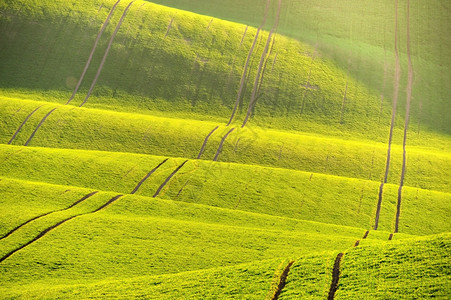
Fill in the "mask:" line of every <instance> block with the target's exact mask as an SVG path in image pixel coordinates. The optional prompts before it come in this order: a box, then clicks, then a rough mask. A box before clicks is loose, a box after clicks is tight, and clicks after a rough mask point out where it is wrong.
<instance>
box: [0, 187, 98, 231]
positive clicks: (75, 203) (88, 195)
mask: <svg viewBox="0 0 451 300" xmlns="http://www.w3.org/2000/svg"><path fill="white" fill-rule="evenodd" d="M98 192H99V191H95V192H92V193H89V194H87V195H85V196H83V197H82V198H81V199H79V200H77V201H76V202H74V203H72V204H71V205H70V206H68V207H66V208H62V209H58V210H53V211H49V212H46V213H44V214H42V215H39V216H36V217H34V218H31V219H30V220H28V221H26V222H24V223H22V224H20V225H19V226H16V227H15V228H14V229H12V230H11V231H9V232H8V233H6V234H5V235H4V236H2V237H0V240H2V239H4V238H7V237H8V236H10V235H11V234H12V233H14V232H15V231H16V230H18V229H19V228H21V227H23V226H25V225H27V224H28V223H30V222H32V221H34V220H37V219H39V218H42V217H45V216H47V215H49V214H52V213H55V212H60V211H63V210H68V209H69V208H72V207H74V206H75V205H77V204H78V203H80V202H83V201H85V200H86V199H88V198H90V197H92V196H94V195H95V194H97V193H98Z"/></svg>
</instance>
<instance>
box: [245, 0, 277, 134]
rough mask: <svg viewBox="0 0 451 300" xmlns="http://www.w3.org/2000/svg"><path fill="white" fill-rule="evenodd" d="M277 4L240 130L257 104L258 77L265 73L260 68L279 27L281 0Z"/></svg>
mask: <svg viewBox="0 0 451 300" xmlns="http://www.w3.org/2000/svg"><path fill="white" fill-rule="evenodd" d="M278 3H279V5H278V9H277V16H276V22H275V23H274V26H273V27H272V28H271V31H270V32H269V34H268V38H267V40H266V45H265V48H264V50H263V53H262V56H261V57H260V63H259V65H258V69H257V75H256V76H255V81H254V87H253V89H252V94H251V99H250V101H249V106H248V109H247V113H246V117H245V118H244V121H243V124H242V125H241V128H244V126H246V123H247V122H248V120H249V117H250V116H251V113H252V111H253V110H254V108H255V104H256V103H257V99H258V96H257V94H258V93H257V91H258V90H260V87H259V83H260V84H261V83H262V81H263V79H262V78H261V76H263V75H261V76H260V74H262V73H264V71H265V70H264V69H263V70H262V68H263V65H264V63H265V62H266V61H267V60H268V57H267V53H268V49H269V45H270V43H271V37H272V35H273V33H274V32H275V31H276V30H277V27H278V26H279V18H280V8H281V6H282V0H279V2H278ZM265 68H266V64H265Z"/></svg>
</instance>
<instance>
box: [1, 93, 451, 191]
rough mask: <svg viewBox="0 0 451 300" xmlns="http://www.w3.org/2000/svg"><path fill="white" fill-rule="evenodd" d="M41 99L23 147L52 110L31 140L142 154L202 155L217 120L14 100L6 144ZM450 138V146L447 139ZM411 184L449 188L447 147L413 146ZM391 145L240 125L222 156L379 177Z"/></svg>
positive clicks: (396, 170) (212, 145) (4, 109)
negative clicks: (155, 115)
mask: <svg viewBox="0 0 451 300" xmlns="http://www.w3.org/2000/svg"><path fill="white" fill-rule="evenodd" d="M39 105H44V106H43V107H42V108H40V109H39V110H38V111H37V112H36V113H35V114H34V115H33V116H32V117H31V118H30V120H29V121H28V122H27V124H26V125H25V126H24V127H23V128H22V130H21V132H20V133H19V134H18V135H17V138H16V139H15V140H14V141H13V144H15V145H24V144H25V142H26V141H27V139H28V138H29V137H30V135H31V133H32V132H33V130H34V129H35V127H36V126H37V124H38V123H39V122H40V120H41V119H42V117H43V116H44V115H45V114H46V113H47V112H48V111H49V110H50V109H52V108H54V107H57V109H56V110H55V111H54V112H53V114H52V115H51V116H50V117H49V118H48V119H47V120H46V122H45V123H44V125H43V126H42V127H41V128H40V129H39V131H38V132H37V134H36V135H35V137H34V139H33V140H32V141H31V143H30V145H31V146H44V147H56V148H81V149H92V150H106V151H122V152H137V153H145V154H152V155H169V156H175V157H187V158H195V157H197V155H198V153H199V151H200V148H201V145H202V143H203V141H204V138H205V136H206V135H207V134H208V133H209V132H210V131H211V130H212V129H213V128H214V127H215V126H217V125H220V124H217V123H213V122H205V121H204V122H202V121H195V120H185V119H173V118H162V117H152V116H145V115H136V114H125V113H114V112H109V111H103V110H95V109H84V108H83V109H73V108H70V107H68V106H57V105H54V106H53V105H51V104H49V103H46V102H34V101H23V100H8V99H6V98H5V102H4V103H3V104H2V105H1V106H0V114H2V115H4V116H5V118H6V116H9V117H8V118H6V122H5V123H3V124H2V127H0V130H1V132H0V139H1V141H2V142H3V143H6V142H8V141H9V140H10V138H11V136H12V135H13V134H14V132H15V131H16V130H17V128H18V127H19V125H20V124H21V123H22V122H23V120H24V119H25V118H26V116H27V115H28V114H29V112H31V111H32V110H34V109H35V108H36V107H38V106H39ZM227 131H228V128H226V127H225V126H221V127H220V129H219V130H217V131H216V132H215V133H214V134H213V135H212V136H211V138H210V140H209V142H208V144H207V147H206V149H205V153H204V154H203V156H202V158H204V159H213V157H214V156H215V153H216V151H217V148H218V145H219V142H220V140H221V139H222V137H223V136H224V134H225V133H226V132H227ZM446 144H447V143H445V144H444V145H446ZM401 153H402V152H401V149H400V147H398V146H394V147H393V154H392V167H391V172H390V174H389V175H390V176H389V179H388V182H390V183H398V181H399V175H400V167H401V158H402V155H401ZM408 155H409V162H408V169H407V172H408V173H407V177H406V184H407V185H409V186H414V187H419V188H423V189H431V190H438V191H445V192H447V191H449V188H448V187H449V178H450V176H449V172H450V170H451V168H450V167H449V164H450V160H449V155H448V154H447V152H441V151H436V150H428V151H425V148H423V147H418V148H416V147H409V149H408ZM385 156H386V146H385V145H383V144H379V143H374V142H357V141H355V142H354V141H345V140H341V139H333V138H325V137H322V136H315V135H310V136H308V135H299V134H292V133H285V132H279V131H272V130H264V129H259V128H245V129H243V130H239V129H237V130H236V131H235V132H234V133H232V134H231V135H230V137H229V138H228V139H227V141H226V143H225V145H224V147H223V149H222V152H221V156H220V158H219V159H220V160H221V161H229V162H237V163H247V164H260V165H265V166H273V167H282V168H289V169H296V170H304V171H309V172H316V173H326V174H331V175H338V176H346V177H355V178H362V179H368V178H369V179H372V180H380V179H381V178H382V175H383V172H384V166H385Z"/></svg>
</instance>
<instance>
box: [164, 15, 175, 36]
mask: <svg viewBox="0 0 451 300" xmlns="http://www.w3.org/2000/svg"><path fill="white" fill-rule="evenodd" d="M172 22H174V17H172V19H171V21H169V25H168V28H167V29H166V33H165V35H164V38H166V37H167V36H168V34H169V31H171V28H172Z"/></svg>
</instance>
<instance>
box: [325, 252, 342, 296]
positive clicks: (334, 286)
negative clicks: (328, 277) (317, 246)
mask: <svg viewBox="0 0 451 300" xmlns="http://www.w3.org/2000/svg"><path fill="white" fill-rule="evenodd" d="M343 255H344V253H343V252H342V253H339V254H338V255H337V257H336V258H335V263H334V268H333V270H332V283H331V285H330V289H329V295H328V297H327V299H328V300H333V299H334V297H335V293H336V292H337V289H338V280H339V279H340V263H341V260H342V258H343Z"/></svg>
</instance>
